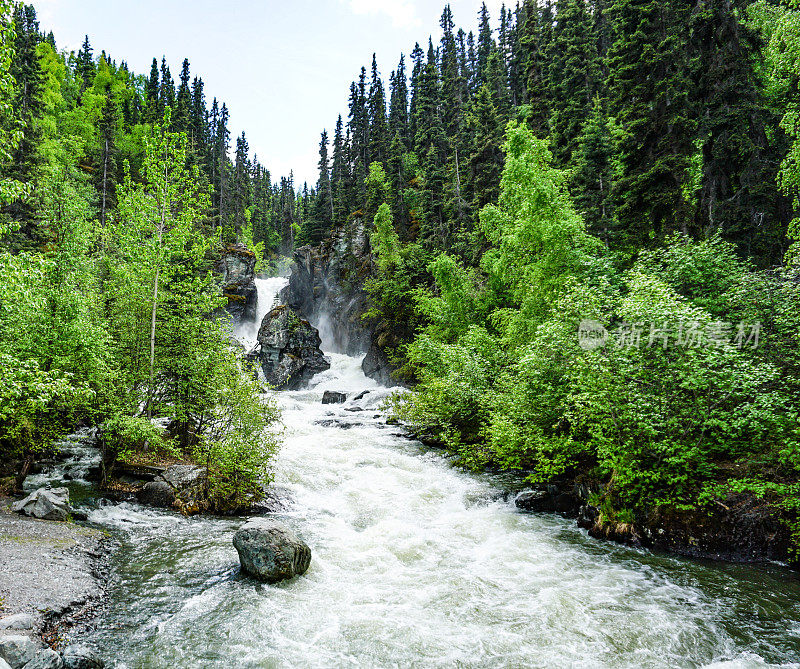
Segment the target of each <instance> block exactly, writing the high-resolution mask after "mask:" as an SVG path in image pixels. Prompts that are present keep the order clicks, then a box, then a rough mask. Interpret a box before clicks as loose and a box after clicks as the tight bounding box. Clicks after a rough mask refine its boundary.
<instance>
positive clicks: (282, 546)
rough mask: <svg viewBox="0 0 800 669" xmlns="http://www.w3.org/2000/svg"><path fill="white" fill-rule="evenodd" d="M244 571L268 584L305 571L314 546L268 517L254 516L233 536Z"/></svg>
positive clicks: (309, 562)
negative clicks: (310, 546) (309, 545)
mask: <svg viewBox="0 0 800 669" xmlns="http://www.w3.org/2000/svg"><path fill="white" fill-rule="evenodd" d="M233 545H234V547H235V548H236V551H237V552H238V553H239V562H240V563H241V565H242V570H243V571H244V572H246V573H247V574H249V575H250V576H253V577H255V578H257V579H258V580H260V581H265V582H266V583H275V582H277V581H283V580H285V579H288V578H293V577H295V576H300V575H302V574H305V573H306V571H307V570H308V566H309V565H310V564H311V549H310V548H309V547H308V545H307V544H306V543H305V542H303V541H302V540H300V539H299V538H298V537H297V536H296V535H295V534H294V533H293V532H292V531H291V530H289V529H288V528H286V527H284V526H283V525H281V524H280V523H278V522H276V521H274V520H271V519H269V518H253V519H251V520H249V521H248V522H246V523H245V524H244V525H242V527H240V528H239V530H238V531H237V532H236V534H235V535H234V537H233Z"/></svg>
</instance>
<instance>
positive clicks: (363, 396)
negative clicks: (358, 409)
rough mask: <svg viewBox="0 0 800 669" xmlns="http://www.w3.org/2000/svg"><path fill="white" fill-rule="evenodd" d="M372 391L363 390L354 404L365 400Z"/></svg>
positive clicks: (354, 399)
mask: <svg viewBox="0 0 800 669" xmlns="http://www.w3.org/2000/svg"><path fill="white" fill-rule="evenodd" d="M370 392H371V391H369V390H362V391H361V392H360V393H358V395H356V396H355V397H354V398H353V401H354V402H358V401H359V400H363V399H364V398H365V397H366V396H367V395H369V394H370Z"/></svg>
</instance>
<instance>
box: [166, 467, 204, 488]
mask: <svg viewBox="0 0 800 669" xmlns="http://www.w3.org/2000/svg"><path fill="white" fill-rule="evenodd" d="M205 473H206V470H205V467H198V466H197V465H172V466H171V467H167V468H166V469H165V470H164V471H163V472H162V473H161V474H160V475H159V477H158V478H160V479H162V480H163V481H165V482H166V483H168V484H169V485H171V486H172V487H173V488H174V489H175V490H184V489H186V488H189V487H191V486H192V485H194V484H195V483H197V481H198V480H200V479H201V478H202V477H203V476H205Z"/></svg>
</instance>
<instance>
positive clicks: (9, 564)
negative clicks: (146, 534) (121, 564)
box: [0, 498, 107, 634]
mask: <svg viewBox="0 0 800 669" xmlns="http://www.w3.org/2000/svg"><path fill="white" fill-rule="evenodd" d="M11 502H12V500H11V499H8V498H5V499H3V498H0V626H1V625H2V619H3V618H7V617H8V616H10V615H13V614H18V613H27V614H31V615H32V616H33V617H34V620H35V629H34V630H33V631H34V632H36V633H39V634H48V633H50V634H52V633H53V632H56V633H58V632H59V631H60V630H61V629H63V628H66V627H69V626H70V625H71V624H72V623H74V622H77V621H79V620H85V619H87V618H89V617H91V612H92V610H93V609H94V608H95V607H96V605H97V604H98V603H99V602H100V601H101V600H102V597H103V593H104V584H105V581H106V574H105V570H104V568H103V558H104V556H105V553H106V551H105V550H104V544H105V541H106V539H107V537H106V535H105V534H104V533H103V532H100V531H98V530H94V529H91V528H89V527H84V526H82V525H78V524H76V523H73V522H57V521H48V520H37V519H34V518H29V517H27V516H21V515H18V514H16V513H13V512H11V510H10V506H11ZM1 633H2V632H0V634H1Z"/></svg>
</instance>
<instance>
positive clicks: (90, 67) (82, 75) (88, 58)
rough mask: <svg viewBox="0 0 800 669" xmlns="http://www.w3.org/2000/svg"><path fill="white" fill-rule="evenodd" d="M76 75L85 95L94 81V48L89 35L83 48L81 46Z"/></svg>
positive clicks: (85, 38) (84, 41) (84, 40)
mask: <svg viewBox="0 0 800 669" xmlns="http://www.w3.org/2000/svg"><path fill="white" fill-rule="evenodd" d="M75 73H76V74H77V75H78V79H79V80H80V85H81V93H83V92H84V91H85V90H86V89H87V88H89V86H91V85H92V81H93V80H94V59H93V58H92V47H91V45H90V44H89V36H88V35H86V36H85V37H84V39H83V46H81V48H80V50H79V51H78V57H77V63H76V67H75Z"/></svg>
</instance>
